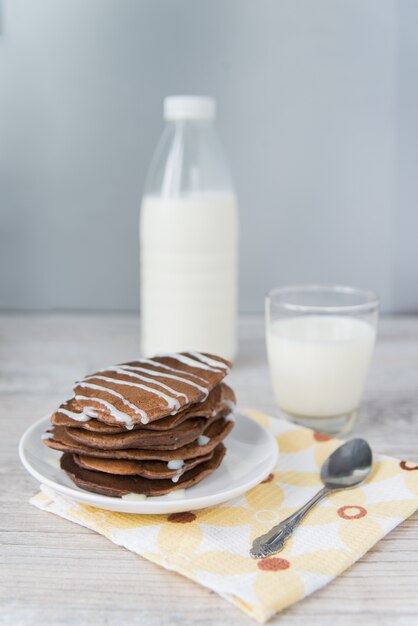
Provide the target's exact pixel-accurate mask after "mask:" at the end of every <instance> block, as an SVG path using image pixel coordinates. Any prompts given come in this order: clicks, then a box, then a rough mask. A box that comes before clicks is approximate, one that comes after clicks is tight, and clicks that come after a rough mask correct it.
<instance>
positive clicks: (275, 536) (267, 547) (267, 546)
mask: <svg viewBox="0 0 418 626" xmlns="http://www.w3.org/2000/svg"><path fill="white" fill-rule="evenodd" d="M331 491H332V490H331V489H328V488H327V487H323V488H322V489H321V490H320V491H318V493H316V494H315V495H314V496H313V498H311V499H310V500H309V501H308V502H307V503H306V504H304V505H303V506H302V507H301V508H300V509H299V510H298V511H296V512H295V513H293V514H292V515H290V516H289V517H287V518H286V519H284V520H283V521H282V522H280V524H277V526H273V528H271V529H270V530H269V531H268V532H267V533H265V534H264V535H261V536H260V537H257V538H256V539H254V541H253V545H252V548H251V550H250V554H251V556H252V557H253V558H255V559H264V558H266V557H267V556H271V555H272V554H276V552H280V550H282V548H283V546H284V544H285V542H286V540H287V539H288V537H290V535H291V534H292V533H293V531H294V530H295V528H296V527H297V526H298V525H299V523H300V522H301V520H302V519H303V518H304V517H305V515H306V514H307V513H308V511H310V510H311V508H312V507H313V506H315V504H316V503H317V502H319V501H320V500H322V498H325V496H327V495H328V494H329V493H331Z"/></svg>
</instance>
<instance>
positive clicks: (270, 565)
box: [31, 411, 418, 622]
mask: <svg viewBox="0 0 418 626" xmlns="http://www.w3.org/2000/svg"><path fill="white" fill-rule="evenodd" d="M247 415H249V416H250V417H252V418H253V419H256V420H257V421H259V422H260V423H261V424H263V426H265V427H266V428H269V429H270V430H271V431H272V432H273V433H274V434H275V436H276V439H277V442H278V445H279V448H280V456H279V461H278V465H277V467H276V469H275V471H274V473H273V474H270V475H269V476H267V477H266V479H265V480H264V481H263V482H262V483H261V484H260V485H258V486H257V487H255V488H253V489H251V490H250V491H248V492H247V493H246V494H245V495H244V496H242V497H240V498H237V499H235V500H231V501H230V502H227V503H225V504H224V505H222V506H218V507H216V508H212V509H204V510H201V511H195V512H188V513H175V514H171V515H132V514H127V513H114V512H111V511H104V510H102V509H95V508H93V507H90V506H87V505H85V504H79V503H77V502H75V501H74V500H72V499H70V498H68V497H64V496H61V495H59V494H57V493H55V492H54V491H52V490H51V489H50V488H47V487H45V486H42V491H41V492H40V493H38V494H37V495H36V496H34V497H33V498H32V499H31V503H32V504H34V505H35V506H37V507H38V508H40V509H43V510H46V511H50V512H52V513H56V514H57V515H60V516H61V517H64V518H66V519H68V520H71V521H73V522H76V523H77V524H81V525H82V526H86V527H87V528H90V529H92V530H95V531H96V532H98V533H100V534H102V535H104V536H105V537H107V538H108V539H110V540H111V541H113V542H114V543H116V544H118V545H122V546H124V547H125V548H127V549H128V550H131V551H132V552H136V553H137V554H140V555H141V556H143V557H145V558H146V559H150V560H151V561H154V562H155V563H158V564H159V565H162V566H163V567H164V568H166V569H170V570H174V571H176V572H179V573H180V574H183V575H184V576H187V577H188V578H191V579H192V580H194V581H196V582H198V583H200V584H202V585H204V586H205V587H209V589H213V591H216V592H217V593H219V594H220V595H221V596H223V597H224V598H226V599H228V600H229V601H231V602H233V603H234V604H236V605H237V606H238V607H239V608H241V609H242V610H243V611H245V612H246V613H248V614H249V615H251V616H252V617H254V618H255V619H256V620H257V621H259V622H265V621H266V620H268V619H269V618H270V617H271V616H272V615H274V613H276V612H277V611H281V610H282V609H284V608H285V607H288V606H289V605H291V604H293V603H294V602H297V601H298V600H300V599H301V598H304V597H305V596H307V595H309V594H310V593H312V592H313V591H315V590H316V589H319V588H320V587H322V586H323V585H326V584H327V583H329V582H330V581H331V580H332V579H333V578H335V577H336V576H338V575H339V574H340V573H341V572H343V571H344V570H345V569H347V567H349V566H350V565H352V564H353V563H354V562H355V561H357V560H358V559H359V558H360V557H361V556H362V555H363V554H365V552H367V551H368V550H369V549H370V548H371V547H372V546H373V545H374V544H375V543H377V541H379V539H381V538H382V537H383V536H384V535H386V534H387V533H388V532H389V531H391V530H392V528H394V527H395V526H397V525H398V524H400V523H401V522H402V521H403V520H404V519H406V518H407V517H409V516H410V515H411V514H412V513H414V511H416V509H417V508H418V465H417V464H416V463H409V462H405V461H398V460H396V459H392V458H389V457H384V456H377V455H375V457H374V468H373V472H372V475H371V476H370V478H369V480H368V481H367V482H366V483H365V484H364V485H363V486H361V487H359V488H356V489H352V490H349V491H345V492H340V493H336V494H334V495H332V496H330V497H328V498H327V499H325V500H323V501H322V502H321V504H319V505H318V506H317V507H316V509H314V510H313V511H312V512H311V513H310V514H308V516H307V517H306V518H305V520H304V521H303V522H302V524H301V526H300V527H299V529H298V530H297V531H296V532H295V534H294V536H293V538H291V539H290V540H289V541H288V542H287V544H286V546H285V548H284V550H282V552H280V553H279V554H278V555H277V556H275V557H270V558H268V559H265V560H261V561H257V560H254V559H252V558H251V557H250V556H249V554H248V550H249V548H250V546H251V543H252V540H253V539H254V538H255V537H256V536H258V535H260V534H261V533H264V532H266V531H267V530H269V528H270V527H271V526H272V525H274V524H276V523H277V522H279V521H280V520H282V519H284V518H285V517H287V516H288V515H290V514H291V513H293V512H294V511H295V509H296V508H298V507H299V506H300V505H302V504H304V503H305V502H306V501H307V500H308V499H309V498H310V497H311V496H313V495H314V493H315V492H316V491H317V490H318V488H319V487H320V479H319V469H320V467H321V465H322V463H323V462H324V460H325V459H326V458H327V457H328V456H329V454H330V453H331V452H332V451H333V450H334V449H335V448H337V447H338V445H339V444H340V443H341V442H340V441H338V440H337V439H330V438H329V437H327V436H325V435H322V434H319V433H315V432H313V431H311V430H309V429H307V428H300V427H296V426H294V425H292V424H290V423H288V422H285V421H283V420H278V419H275V418H269V417H268V416H266V415H264V414H262V413H259V412H256V411H248V412H247Z"/></svg>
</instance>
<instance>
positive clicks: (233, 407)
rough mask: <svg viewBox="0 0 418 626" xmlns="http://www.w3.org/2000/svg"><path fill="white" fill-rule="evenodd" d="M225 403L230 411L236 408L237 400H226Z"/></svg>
mask: <svg viewBox="0 0 418 626" xmlns="http://www.w3.org/2000/svg"><path fill="white" fill-rule="evenodd" d="M223 403H224V405H225V406H226V407H227V408H228V409H229V410H230V411H233V410H234V409H235V402H232V400H224V401H223Z"/></svg>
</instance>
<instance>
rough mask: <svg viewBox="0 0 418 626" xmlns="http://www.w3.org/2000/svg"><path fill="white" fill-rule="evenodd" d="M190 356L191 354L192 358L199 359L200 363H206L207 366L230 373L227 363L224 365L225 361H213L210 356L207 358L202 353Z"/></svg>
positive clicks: (192, 353)
mask: <svg viewBox="0 0 418 626" xmlns="http://www.w3.org/2000/svg"><path fill="white" fill-rule="evenodd" d="M189 354H191V355H192V357H194V358H195V359H199V361H203V363H206V364H207V365H212V367H215V368H221V369H224V370H226V371H227V372H229V367H228V366H227V364H226V363H223V361H218V359H211V358H209V357H208V356H205V355H204V354H202V353H201V352H189Z"/></svg>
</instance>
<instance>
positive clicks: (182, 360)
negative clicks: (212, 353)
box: [157, 353, 225, 372]
mask: <svg viewBox="0 0 418 626" xmlns="http://www.w3.org/2000/svg"><path fill="white" fill-rule="evenodd" d="M190 354H191V353H190ZM196 354H198V353H196ZM157 356H166V357H168V358H170V359H174V360H175V361H179V362H180V363H184V364H185V365H190V366H191V367H196V368H198V369H201V370H209V371H210V372H220V371H221V370H220V369H219V368H218V367H216V368H215V367H211V366H210V365H208V364H207V363H203V362H202V361H200V360H198V359H191V358H190V357H189V356H185V355H184V354H177V353H175V354H170V353H168V354H157ZM222 365H224V364H222ZM223 369H225V366H224V367H223Z"/></svg>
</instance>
